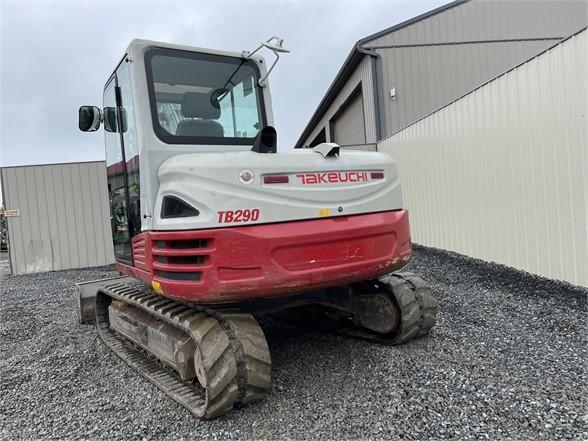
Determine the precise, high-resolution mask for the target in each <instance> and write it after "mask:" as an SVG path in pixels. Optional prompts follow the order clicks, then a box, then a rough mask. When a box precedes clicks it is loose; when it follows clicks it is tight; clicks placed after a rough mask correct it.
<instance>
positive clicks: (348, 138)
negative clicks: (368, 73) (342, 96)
mask: <svg viewBox="0 0 588 441" xmlns="http://www.w3.org/2000/svg"><path fill="white" fill-rule="evenodd" d="M331 127H332V131H331V133H332V134H333V135H334V139H333V141H334V142H336V143H337V144H340V145H349V144H364V143H365V126H364V120H363V99H362V96H361V91H360V93H357V94H356V95H355V97H353V98H352V99H351V101H349V102H348V103H347V104H346V105H345V107H344V108H343V109H341V110H340V111H339V112H338V113H337V115H335V118H334V120H333V122H332V126H331Z"/></svg>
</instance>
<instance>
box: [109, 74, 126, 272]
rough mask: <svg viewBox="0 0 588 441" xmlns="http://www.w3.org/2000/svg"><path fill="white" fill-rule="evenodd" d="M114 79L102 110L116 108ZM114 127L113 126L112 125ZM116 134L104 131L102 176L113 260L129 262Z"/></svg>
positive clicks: (122, 183) (121, 163) (122, 164)
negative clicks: (104, 181)
mask: <svg viewBox="0 0 588 441" xmlns="http://www.w3.org/2000/svg"><path fill="white" fill-rule="evenodd" d="M115 88H116V78H115V77H112V79H111V80H110V82H109V83H108V85H107V86H106V88H105V89H104V104H103V107H104V108H116V107H117V105H116V104H117V103H116V91H115ZM115 124H116V123H115ZM114 128H116V129H117V130H116V131H112V132H109V131H106V130H105V131H104V142H105V146H106V175H107V181H108V198H109V202H110V225H111V228H112V240H113V244H114V256H115V258H116V259H117V260H120V261H123V262H131V261H132V255H131V245H130V233H129V222H128V217H127V203H126V194H125V175H124V163H123V156H122V144H121V139H120V133H119V130H118V127H114Z"/></svg>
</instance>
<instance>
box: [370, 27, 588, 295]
mask: <svg viewBox="0 0 588 441" xmlns="http://www.w3.org/2000/svg"><path fill="white" fill-rule="evenodd" d="M587 40H588V32H587V31H586V30H583V31H580V32H579V33H577V34H576V35H574V36H572V37H570V38H569V39H567V40H565V41H563V42H562V43H560V44H557V45H555V46H554V47H553V48H551V49H549V50H548V51H546V52H544V53H542V54H540V55H539V56H537V57H536V58H533V59H531V60H530V61H528V62H526V63H524V64H522V65H520V66H519V67H516V68H515V69H514V70H512V71H510V72H507V73H505V74H504V75H502V76H499V77H498V78H496V79H494V80H492V81H491V82H489V83H488V84H486V85H484V86H482V87H480V88H478V89H476V90H474V91H473V92H471V93H469V94H467V95H466V96H464V97H462V98H460V99H458V100H457V101H455V102H453V103H451V104H449V105H448V106H446V107H444V108H443V109H441V110H439V111H437V112H435V113H433V114H431V115H429V116H427V117H425V118H424V119H421V120H419V121H417V122H415V123H414V124H412V125H410V126H409V127H407V128H405V129H404V130H402V131H400V132H398V133H396V134H394V135H392V136H391V137H389V138H387V139H385V140H383V141H382V142H380V143H379V144H378V150H381V151H386V152H390V153H391V154H392V155H393V156H394V158H395V159H396V160H397V161H398V164H399V169H400V173H401V179H402V184H403V196H404V202H405V205H406V206H407V208H408V209H409V212H410V214H411V235H412V237H413V239H414V240H415V241H416V242H418V243H421V244H425V245H431V246H434V247H439V248H444V249H448V250H453V251H457V252H460V253H463V254H466V255H469V256H474V257H478V258H481V259H484V260H487V261H495V262H499V263H503V264H506V265H509V266H512V267H515V268H519V269H522V270H525V271H528V272H531V273H535V274H540V275H543V276H546V277H549V278H555V279H561V280H565V281H568V282H571V283H573V284H578V285H583V286H588V134H587V127H588V121H587V119H586V118H587V113H588V99H587V97H588V87H587V82H588V61H587V57H586V55H587V54H588V44H587Z"/></svg>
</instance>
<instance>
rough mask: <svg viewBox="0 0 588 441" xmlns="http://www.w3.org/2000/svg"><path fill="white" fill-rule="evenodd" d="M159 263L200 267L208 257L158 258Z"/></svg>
mask: <svg viewBox="0 0 588 441" xmlns="http://www.w3.org/2000/svg"><path fill="white" fill-rule="evenodd" d="M156 257H157V261H158V262H159V263H165V264H169V265H200V264H202V263H204V262H206V257H207V256H156Z"/></svg>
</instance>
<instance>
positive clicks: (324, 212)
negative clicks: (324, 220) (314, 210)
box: [319, 208, 331, 217]
mask: <svg viewBox="0 0 588 441" xmlns="http://www.w3.org/2000/svg"><path fill="white" fill-rule="evenodd" d="M330 215H331V209H330V208H321V209H320V210H319V216H322V217H325V216H330Z"/></svg>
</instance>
